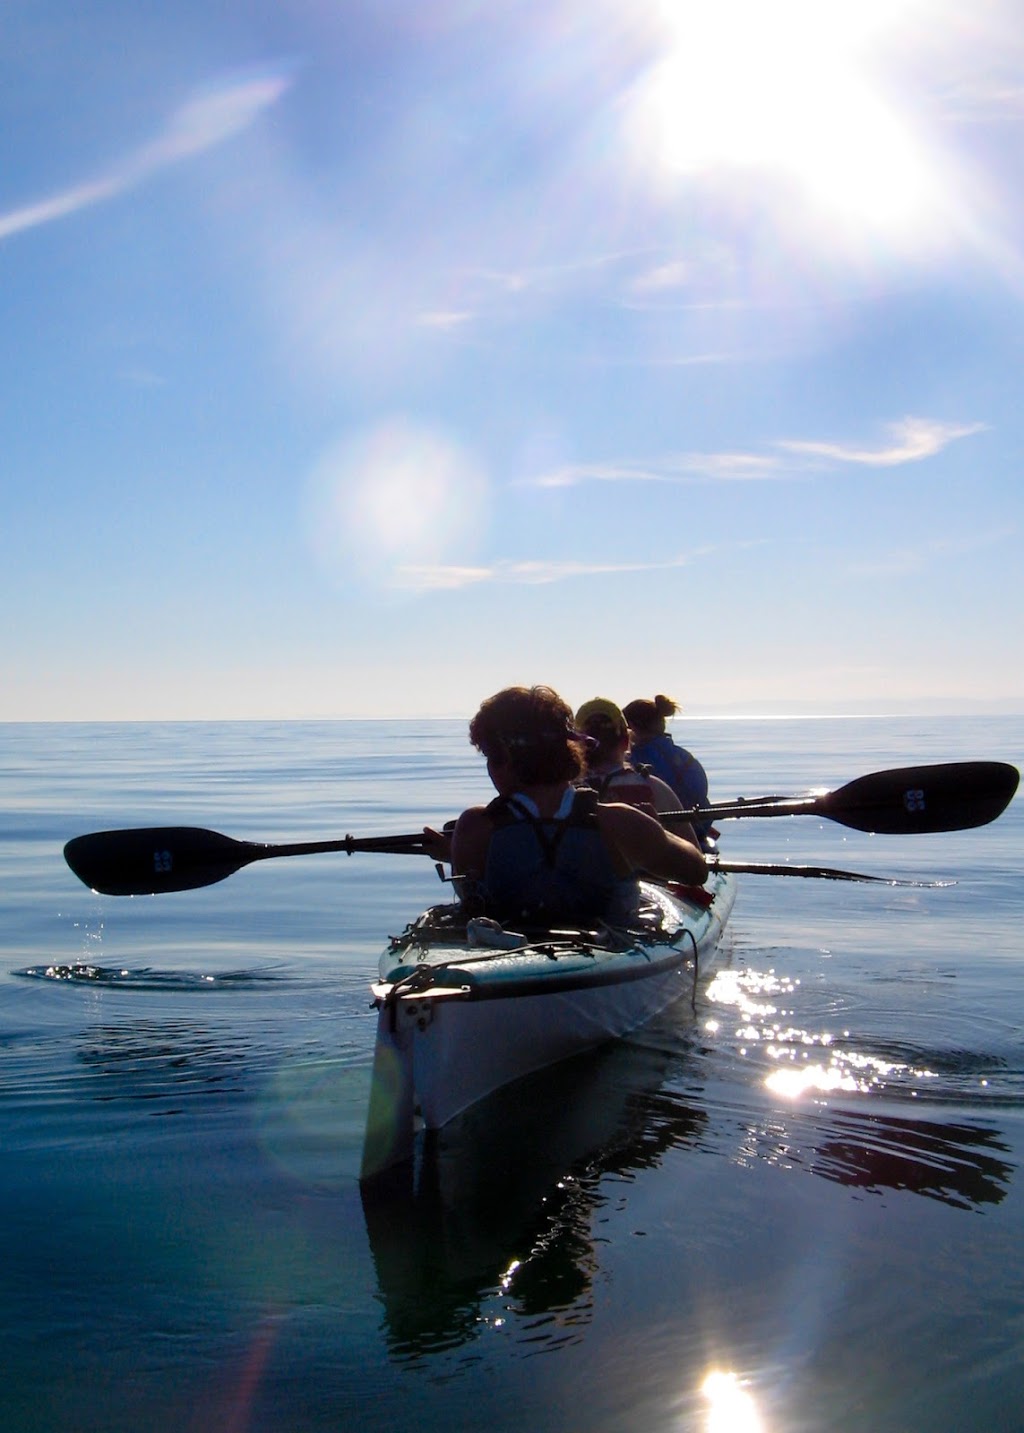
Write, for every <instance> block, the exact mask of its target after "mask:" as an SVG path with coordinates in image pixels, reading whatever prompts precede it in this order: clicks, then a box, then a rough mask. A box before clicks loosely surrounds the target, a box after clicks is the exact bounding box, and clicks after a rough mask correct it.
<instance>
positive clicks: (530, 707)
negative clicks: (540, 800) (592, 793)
mask: <svg viewBox="0 0 1024 1433" xmlns="http://www.w3.org/2000/svg"><path fill="white" fill-rule="evenodd" d="M469 739H470V741H471V742H472V743H473V745H474V746H475V747H476V749H477V750H478V751H480V752H482V753H483V755H484V756H485V757H486V758H487V760H488V761H492V760H496V761H501V762H507V763H508V765H509V766H510V767H511V769H512V773H513V776H514V777H515V779H516V781H518V782H521V783H522V785H524V786H533V785H543V784H545V783H548V782H555V781H575V780H576V778H577V777H578V776H580V775H581V774H582V772H583V770H584V766H585V759H584V753H585V750H586V742H585V740H584V738H583V737H582V736H580V734H579V733H578V732H577V731H576V729H575V727H574V725H573V718H572V709H571V707H569V706H568V705H567V704H566V703H565V702H564V701H563V700H562V698H561V697H560V696H559V695H558V693H557V692H555V691H552V689H551V688H550V687H506V688H505V689H504V690H503V691H500V692H496V693H495V695H494V696H493V697H488V698H487V700H486V701H485V702H483V703H482V704H481V707H480V710H479V711H478V712H477V714H476V716H475V717H474V718H473V720H472V721H471V722H470V724H469Z"/></svg>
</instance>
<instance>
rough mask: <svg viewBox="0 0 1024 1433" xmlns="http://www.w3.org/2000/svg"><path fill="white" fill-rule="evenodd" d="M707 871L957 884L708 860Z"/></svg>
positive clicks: (923, 884)
mask: <svg viewBox="0 0 1024 1433" xmlns="http://www.w3.org/2000/svg"><path fill="white" fill-rule="evenodd" d="M708 870H709V871H727V872H730V873H731V874H732V875H735V876H809V877H811V879H813V880H818V881H871V882H874V883H875V884H877V885H881V886H918V887H922V888H928V889H932V888H936V887H940V886H955V885H956V881H913V880H901V879H899V878H898V877H897V876H862V875H861V874H860V873H859V872H858V871H839V870H836V868H835V867H834V866H781V865H773V864H771V863H770V862H766V861H720V860H719V859H718V858H717V857H716V856H709V857H708Z"/></svg>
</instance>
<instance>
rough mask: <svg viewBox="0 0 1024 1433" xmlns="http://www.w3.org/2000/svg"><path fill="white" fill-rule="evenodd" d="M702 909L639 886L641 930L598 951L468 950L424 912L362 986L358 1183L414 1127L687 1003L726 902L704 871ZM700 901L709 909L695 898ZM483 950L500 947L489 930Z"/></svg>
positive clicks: (439, 919)
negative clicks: (369, 1013)
mask: <svg viewBox="0 0 1024 1433" xmlns="http://www.w3.org/2000/svg"><path fill="white" fill-rule="evenodd" d="M704 892H705V893H704V895H703V899H699V900H693V899H686V898H683V897H679V896H675V895H670V894H669V893H668V892H667V891H665V890H662V889H660V888H658V887H645V896H646V903H645V904H646V906H647V910H648V918H647V920H646V921H645V922H644V925H643V929H638V930H637V931H635V932H632V933H631V934H629V935H627V936H625V937H623V936H622V935H621V934H619V935H618V937H617V938H613V939H608V940H601V939H599V938H597V937H596V935H595V934H594V933H588V934H586V935H584V934H582V933H578V934H576V935H569V934H567V933H564V934H563V933H553V934H551V935H549V936H545V937H542V938H534V939H531V940H529V941H524V943H523V944H522V945H520V946H519V947H517V948H514V949H503V948H500V946H499V948H491V947H490V946H489V945H488V947H485V948H481V947H480V946H478V945H474V944H472V943H471V941H472V940H473V938H474V937H476V938H480V936H479V935H478V933H477V932H476V931H474V930H472V929H471V931H470V935H469V938H468V939H467V935H466V928H465V926H464V925H463V926H462V927H461V928H458V927H456V930H455V931H454V932H453V931H452V930H446V929H445V923H444V919H443V917H444V914H445V912H450V911H454V910H455V909H456V908H454V907H445V908H437V909H436V910H435V911H433V912H426V913H425V914H424V916H422V917H420V919H419V921H417V922H414V924H413V925H412V926H411V927H410V928H409V929H408V930H407V931H406V932H405V933H404V934H403V936H401V937H399V938H398V939H397V940H395V941H393V942H392V946H391V948H390V949H389V950H388V951H387V952H386V953H385V955H384V957H383V959H382V961H381V976H382V979H381V981H380V982H379V983H377V984H375V985H374V986H373V987H372V989H373V996H374V1001H375V1003H376V1005H377V1008H378V1023H377V1045H376V1049H375V1053H374V1070H373V1083H372V1088H371V1097H370V1110H369V1116H368V1121H367V1135H366V1145H365V1148H364V1155H363V1170H362V1175H363V1178H367V1177H370V1176H371V1175H373V1174H376V1173H378V1172H380V1171H382V1170H383V1169H385V1168H387V1167H389V1166H390V1165H392V1164H394V1163H396V1162H398V1161H399V1160H402V1159H405V1158H408V1157H409V1156H410V1155H411V1153H412V1145H413V1128H414V1116H415V1115H416V1114H418V1115H419V1116H420V1117H421V1120H422V1123H423V1126H424V1127H425V1128H427V1129H440V1128H442V1127H443V1126H444V1125H446V1124H447V1123H448V1122H449V1121H450V1120H452V1119H454V1118H455V1117H456V1115H458V1114H460V1113H461V1112H462V1111H463V1110H465V1109H467V1108H468V1107H469V1106H470V1105H473V1104H475V1103H476V1102H477V1101H478V1100H482V1099H483V1098H484V1097H485V1096H487V1095H489V1094H491V1093H492V1092H493V1091H494V1090H497V1089H500V1088H502V1087H503V1086H504V1085H507V1084H510V1083H511V1082H512V1081H514V1080H517V1079H520V1078H521V1077H522V1076H524V1075H528V1074H531V1073H532V1072H534V1071H535V1070H541V1069H544V1068H545V1067H547V1066H549V1065H553V1064H556V1063H557V1062H559V1061H561V1060H565V1059H568V1058H570V1057H571V1056H573V1055H576V1054H579V1053H580V1052H581V1051H584V1050H588V1049H591V1048H593V1047H594V1046H595V1045H599V1044H601V1043H602V1042H603V1041H606V1040H611V1039H616V1038H619V1037H621V1036H623V1035H627V1034H629V1032H630V1031H632V1030H636V1029H637V1028H639V1027H640V1026H641V1025H643V1024H645V1023H646V1022H647V1021H648V1020H650V1019H652V1018H653V1017H654V1016H655V1015H657V1014H658V1013H659V1012H660V1011H662V1010H664V1009H665V1008H666V1007H667V1006H668V1005H670V1004H672V1003H673V1002H674V1001H676V1000H678V999H679V998H680V996H683V995H690V994H691V993H692V991H693V989H694V985H695V981H696V979H697V978H698V976H699V975H700V973H702V972H703V971H704V970H705V969H706V968H707V967H708V965H709V964H710V961H711V957H712V956H713V954H714V952H715V951H716V949H717V947H718V944H719V941H720V939H721V936H722V931H723V929H724V927H725V924H726V922H727V920H728V918H729V913H730V911H731V909H732V905H733V901H734V899H735V881H734V878H733V877H731V876H728V875H724V874H722V873H716V874H715V875H713V876H712V877H710V878H709V881H708V884H707V886H706V887H705V888H704ZM708 897H711V898H712V899H711V900H710V902H709V901H708ZM482 938H484V939H486V940H488V941H490V940H492V939H493V940H494V941H496V942H500V943H504V942H505V941H506V940H508V939H513V937H507V936H506V935H505V933H504V932H501V931H493V932H490V931H486V930H485V931H484V932H483V937H482Z"/></svg>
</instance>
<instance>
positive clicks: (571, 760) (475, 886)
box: [430, 686, 707, 929]
mask: <svg viewBox="0 0 1024 1433" xmlns="http://www.w3.org/2000/svg"><path fill="white" fill-rule="evenodd" d="M469 739H470V741H471V742H472V744H473V745H474V746H475V747H476V748H477V749H478V750H479V751H480V752H481V753H482V754H483V756H484V757H485V758H486V760H487V773H488V775H489V776H490V778H491V781H492V782H493V784H494V787H495V789H496V791H497V793H498V795H497V797H496V798H495V799H494V800H493V801H492V802H491V803H490V804H489V805H487V806H472V807H470V808H469V809H468V810H466V811H463V813H462V815H461V816H460V817H459V819H458V820H457V821H456V823H455V829H454V831H453V832H452V838H451V863H452V871H453V875H454V877H455V881H456V887H457V889H458V890H459V892H460V894H461V897H462V900H463V904H464V905H465V906H466V907H467V909H468V910H472V911H473V913H474V914H483V915H487V916H491V917H493V918H494V919H496V920H499V921H502V922H515V923H516V924H522V925H526V926H528V927H531V926H532V927H534V928H541V929H550V928H552V927H557V926H560V925H580V926H584V927H586V926H589V925H590V924H592V923H594V922H596V921H604V922H605V923H607V924H610V925H614V924H621V923H625V922H628V921H630V920H632V919H633V918H635V914H636V911H637V908H638V905H639V894H640V892H639V881H638V878H637V874H636V873H637V872H638V871H641V870H642V871H647V872H650V873H651V874H652V875H654V876H657V877H661V878H662V879H664V880H673V881H680V882H684V883H688V884H701V883H703V881H704V880H705V879H706V877H707V864H706V862H705V859H704V856H703V853H702V852H701V850H700V848H699V847H698V846H697V845H696V843H695V842H693V841H689V840H686V839H684V838H681V837H679V836H675V835H673V834H671V833H670V832H668V831H666V830H665V829H664V827H663V826H662V825H661V824H660V822H658V821H656V820H655V819H654V818H653V817H652V816H649V815H647V814H646V813H645V812H644V811H641V810H639V809H637V808H636V807H634V806H627V805H623V804H621V803H618V802H614V803H610V804H603V803H599V802H598V798H597V793H596V792H594V791H592V790H590V789H589V788H578V787H577V786H576V785H575V784H574V783H575V782H577V781H578V780H579V778H580V777H581V775H582V774H583V771H584V768H585V752H586V741H585V738H584V737H583V736H582V735H581V733H580V732H579V731H577V729H576V725H575V723H574V720H573V714H572V709H571V708H570V707H568V706H567V705H566V703H565V702H564V701H563V700H562V698H561V697H560V696H559V695H558V694H557V692H554V691H552V689H551V688H550V687H543V686H536V687H506V688H505V689H504V690H503V691H500V692H497V693H496V694H495V695H494V696H493V697H489V698H488V699H487V700H486V701H485V702H484V703H483V704H482V706H481V707H480V710H479V711H478V712H477V713H476V715H475V716H474V717H473V720H472V721H471V722H470V724H469ZM430 834H437V833H430Z"/></svg>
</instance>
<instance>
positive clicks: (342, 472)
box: [307, 419, 487, 588]
mask: <svg viewBox="0 0 1024 1433" xmlns="http://www.w3.org/2000/svg"><path fill="white" fill-rule="evenodd" d="M486 506H487V484H486V481H485V479H484V476H483V474H482V472H481V470H480V469H479V468H478V467H477V465H476V464H475V463H474V462H473V460H472V459H471V458H470V457H469V456H468V454H467V453H465V452H464V451H463V450H462V448H461V447H460V446H459V445H458V444H457V443H455V442H454V441H453V440H451V439H449V438H447V437H446V436H444V435H443V434H440V433H438V432H435V431H433V430H430V429H427V428H423V427H418V426H416V425H414V424H412V423H410V422H408V421H407V420H405V419H393V420H390V421H388V422H386V423H383V424H381V425H379V426H377V427H375V428H373V429H372V430H370V431H368V432H365V433H361V434H359V435H358V436H356V437H355V438H352V439H348V440H345V441H343V442H341V443H339V444H337V445H336V446H335V447H333V448H331V449H330V450H328V452H326V453H325V454H324V456H323V457H322V458H321V459H320V461H319V462H318V463H317V465H316V467H315V469H314V471H313V473H312V475H311V479H310V484H309V501H308V513H307V516H308V527H309V540H310V544H311V546H312V548H313V551H314V553H315V555H316V558H317V560H318V562H319V564H320V566H321V568H322V570H323V571H324V572H325V574H326V575H327V576H328V578H329V579H330V580H331V581H332V582H333V583H334V584H336V585H338V586H345V585H347V584H348V583H350V582H352V581H353V580H355V581H356V582H358V583H360V584H362V585H367V586H376V587H384V588H402V587H406V586H413V585H415V584H413V583H410V582H409V581H407V580H406V579H407V576H408V573H409V572H410V570H412V569H414V568H417V567H420V566H423V565H428V564H435V563H441V562H443V561H444V560H445V559H446V558H448V557H449V556H452V555H454V554H456V553H457V554H458V555H459V556H460V557H463V558H464V557H465V555H466V553H467V551H470V550H471V549H472V548H473V546H474V545H475V543H476V541H477V539H478V537H479V534H480V532H481V530H482V527H483V524H484V521H485V517H486Z"/></svg>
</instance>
